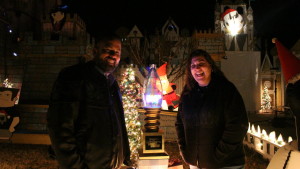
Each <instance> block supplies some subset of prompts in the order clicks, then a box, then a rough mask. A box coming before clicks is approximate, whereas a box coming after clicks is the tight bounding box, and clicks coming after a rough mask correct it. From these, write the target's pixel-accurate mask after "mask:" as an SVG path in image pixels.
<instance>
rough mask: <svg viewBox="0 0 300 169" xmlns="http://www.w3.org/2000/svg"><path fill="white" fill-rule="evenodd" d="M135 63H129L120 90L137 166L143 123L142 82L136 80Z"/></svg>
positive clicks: (133, 157) (132, 154) (131, 147)
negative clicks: (139, 108) (141, 113)
mask: <svg viewBox="0 0 300 169" xmlns="http://www.w3.org/2000/svg"><path fill="white" fill-rule="evenodd" d="M132 67H133V65H132V64H131V65H129V66H128V67H127V68H126V70H125V72H124V73H123V74H122V80H121V83H120V90H121V93H122V99H123V107H124V112H125V121H126V128H127V133H128V139H129V144H130V151H131V160H132V162H133V163H134V165H133V166H134V167H136V166H137V161H138V157H139V156H138V155H139V154H138V148H139V147H140V145H141V134H142V133H141V131H142V130H141V123H140V121H139V119H138V117H139V113H138V102H137V99H138V98H140V84H139V83H137V82H136V81H135V72H134V70H133V68H132Z"/></svg>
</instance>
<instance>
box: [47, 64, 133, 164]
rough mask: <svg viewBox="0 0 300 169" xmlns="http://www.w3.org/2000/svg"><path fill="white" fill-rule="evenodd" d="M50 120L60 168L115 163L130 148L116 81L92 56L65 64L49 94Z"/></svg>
mask: <svg viewBox="0 0 300 169" xmlns="http://www.w3.org/2000/svg"><path fill="white" fill-rule="evenodd" d="M47 124H48V129H49V135H50V138H51V142H52V146H53V149H54V151H55V153H56V156H57V160H58V162H59V166H60V168H65V169H70V168H72V169H75V168H76V169H77V168H78V169H83V168H88V169H99V168H103V169H104V168H117V167H119V166H120V165H121V164H122V163H123V162H124V163H125V164H126V163H128V162H129V158H130V150H129V143H128V137H127V131H126V127H125V120H124V111H123V106H122V101H121V95H120V91H119V87H118V83H117V81H116V80H115V79H114V77H113V76H112V75H109V76H108V78H106V77H105V76H104V75H103V74H102V73H101V72H100V71H99V70H98V69H97V68H96V65H95V63H94V61H90V62H87V63H85V64H78V65H74V66H71V67H67V68H65V69H63V70H62V71H61V72H60V74H59V76H58V78H57V80H56V82H55V84H54V86H53V90H52V93H51V99H50V104H49V110H48V114H47Z"/></svg>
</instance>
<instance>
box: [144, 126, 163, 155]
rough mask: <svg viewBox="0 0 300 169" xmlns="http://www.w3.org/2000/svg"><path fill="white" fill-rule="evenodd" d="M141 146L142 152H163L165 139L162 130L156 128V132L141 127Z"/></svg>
mask: <svg viewBox="0 0 300 169" xmlns="http://www.w3.org/2000/svg"><path fill="white" fill-rule="evenodd" d="M142 147H143V151H142V153H143V154H147V153H164V152H165V139H164V132H163V130H158V132H146V131H145V129H143V134H142Z"/></svg>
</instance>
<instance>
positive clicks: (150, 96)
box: [144, 64, 162, 108]
mask: <svg viewBox="0 0 300 169" xmlns="http://www.w3.org/2000/svg"><path fill="white" fill-rule="evenodd" d="M144 89H145V93H144V108H161V103H162V85H161V82H160V79H159V77H158V75H157V72H156V66H155V65H154V64H152V65H151V66H150V72H149V75H148V78H147V81H146V83H145V86H144Z"/></svg>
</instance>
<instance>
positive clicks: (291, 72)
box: [272, 38, 300, 83]
mask: <svg viewBox="0 0 300 169" xmlns="http://www.w3.org/2000/svg"><path fill="white" fill-rule="evenodd" d="M272 42H273V43H275V45H276V48H277V54H278V57H279V60H280V64H281V70H282V72H283V75H284V78H285V81H286V83H291V82H292V83H293V82H295V81H297V80H299V79H297V77H298V78H299V77H300V60H299V59H298V58H297V57H296V56H295V55H293V54H292V53H291V52H290V51H289V50H288V49H287V48H286V47H285V46H283V45H282V44H281V43H280V42H279V40H278V39H277V38H273V39H272Z"/></svg>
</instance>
